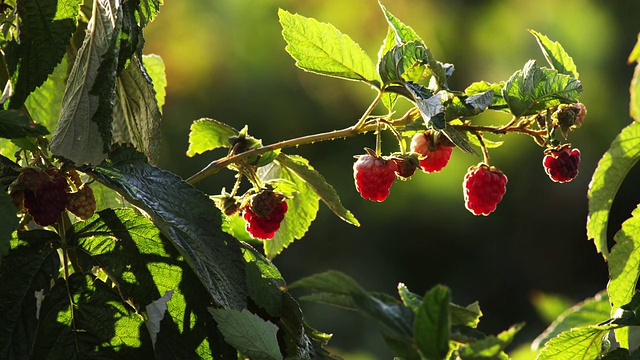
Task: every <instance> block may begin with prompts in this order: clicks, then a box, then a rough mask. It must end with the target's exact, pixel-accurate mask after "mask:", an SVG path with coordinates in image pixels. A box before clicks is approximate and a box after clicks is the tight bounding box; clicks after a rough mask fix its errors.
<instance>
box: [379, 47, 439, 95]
mask: <svg viewBox="0 0 640 360" xmlns="http://www.w3.org/2000/svg"><path fill="white" fill-rule="evenodd" d="M429 61H433V55H431V51H429V49H427V48H426V47H425V46H424V45H422V44H421V43H418V42H415V41H414V42H409V43H404V44H401V45H395V46H393V47H392V48H391V49H389V50H388V51H387V52H386V53H385V54H384V56H383V57H382V59H380V63H379V64H378V73H379V74H380V78H381V79H382V82H383V84H390V83H403V82H405V81H412V82H418V81H420V80H422V79H424V78H425V77H426V76H427V75H429V71H428V69H427V67H426V65H427V63H428V62H429Z"/></svg>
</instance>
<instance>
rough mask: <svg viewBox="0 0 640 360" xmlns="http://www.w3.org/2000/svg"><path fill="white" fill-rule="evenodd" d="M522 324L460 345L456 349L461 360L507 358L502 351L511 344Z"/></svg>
mask: <svg viewBox="0 0 640 360" xmlns="http://www.w3.org/2000/svg"><path fill="white" fill-rule="evenodd" d="M523 326H524V325H523V324H518V325H514V326H512V327H511V328H509V329H508V330H505V331H503V332H501V333H500V334H498V335H496V336H493V335H490V336H487V337H486V338H484V339H481V340H478V341H476V342H473V343H471V344H467V345H464V346H461V347H460V348H459V349H458V356H460V359H461V360H466V359H496V358H498V359H499V358H504V359H508V358H509V357H508V356H506V354H505V353H504V349H505V348H506V347H507V346H509V345H510V344H511V342H512V341H513V338H514V336H516V334H517V333H518V332H519V331H520V330H521V329H522V327H523Z"/></svg>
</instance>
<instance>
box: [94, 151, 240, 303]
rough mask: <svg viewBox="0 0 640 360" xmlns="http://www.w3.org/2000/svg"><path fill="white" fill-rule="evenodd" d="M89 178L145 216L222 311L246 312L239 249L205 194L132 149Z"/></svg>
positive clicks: (114, 156)
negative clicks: (150, 219) (116, 194)
mask: <svg viewBox="0 0 640 360" xmlns="http://www.w3.org/2000/svg"><path fill="white" fill-rule="evenodd" d="M93 175H94V176H95V177H96V178H97V179H98V180H100V181H101V182H103V183H104V184H105V185H107V186H109V187H111V188H113V189H114V190H116V191H118V192H119V193H120V194H122V195H123V196H125V198H126V199H127V200H128V201H129V202H131V203H132V204H134V205H136V206H138V207H140V208H141V209H143V210H144V211H146V212H147V213H148V214H149V215H150V216H151V218H152V219H153V222H154V224H155V225H156V226H158V228H159V229H160V230H161V231H162V233H163V234H165V235H166V236H167V237H168V238H169V239H170V240H171V241H172V242H173V244H174V245H175V246H176V248H177V249H178V250H179V251H180V253H181V254H182V255H183V256H184V257H185V259H186V261H187V263H189V265H190V266H191V267H192V268H193V269H194V271H195V273H196V274H197V275H198V277H199V278H200V280H201V281H202V283H203V285H204V286H205V287H206V288H207V290H208V291H209V293H210V294H211V296H212V297H213V299H214V300H215V301H216V303H217V304H218V305H220V306H223V307H225V308H233V309H242V308H244V307H245V306H246V296H247V289H246V279H245V262H244V259H243V258H242V252H241V250H240V246H239V243H238V241H237V240H236V239H234V238H232V237H231V236H229V235H227V234H225V233H223V232H222V230H221V229H220V226H221V224H222V220H221V214H220V212H219V210H218V209H217V208H216V207H215V206H214V204H213V202H212V201H211V200H210V199H209V198H208V197H207V196H206V195H204V194H203V193H201V192H200V191H198V190H196V189H195V188H194V187H193V186H191V185H189V184H187V183H186V182H184V181H183V180H182V179H180V178H179V177H177V176H176V175H173V174H171V173H169V172H166V171H164V170H161V169H158V168H156V167H154V166H152V165H149V164H148V163H146V161H145V159H144V155H142V154H141V153H138V152H136V151H134V150H133V149H131V148H123V147H122V148H118V149H116V150H115V151H114V152H113V153H112V154H111V156H110V159H109V160H108V161H105V162H104V163H103V164H101V165H99V166H97V167H96V168H95V169H94V170H93Z"/></svg>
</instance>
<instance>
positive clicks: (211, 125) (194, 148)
mask: <svg viewBox="0 0 640 360" xmlns="http://www.w3.org/2000/svg"><path fill="white" fill-rule="evenodd" d="M237 135H238V130H236V129H234V128H232V127H231V126H229V125H227V124H225V123H221V122H219V121H216V120H213V119H206V118H203V119H199V120H196V121H194V122H193V123H192V124H191V131H190V132H189V149H188V150H187V156H194V155H197V154H202V153H203V152H205V151H209V150H214V149H217V148H221V147H223V148H228V147H231V141H230V139H229V138H230V137H231V136H237Z"/></svg>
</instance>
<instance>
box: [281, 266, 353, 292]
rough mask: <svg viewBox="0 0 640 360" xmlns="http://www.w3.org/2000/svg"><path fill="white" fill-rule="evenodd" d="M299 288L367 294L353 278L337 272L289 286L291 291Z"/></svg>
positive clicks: (320, 275)
mask: <svg viewBox="0 0 640 360" xmlns="http://www.w3.org/2000/svg"><path fill="white" fill-rule="evenodd" d="M297 287H304V288H308V289H311V290H315V291H322V292H331V293H337V294H347V295H353V294H362V293H364V292H365V291H364V289H363V288H361V287H360V285H358V283H357V282H356V281H355V280H354V279H353V278H352V277H350V276H348V275H346V274H344V273H342V272H340V271H335V270H330V271H327V272H323V273H319V274H314V275H311V276H308V277H305V278H302V279H300V280H298V281H295V282H293V283H291V284H289V288H290V289H294V288H297Z"/></svg>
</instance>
